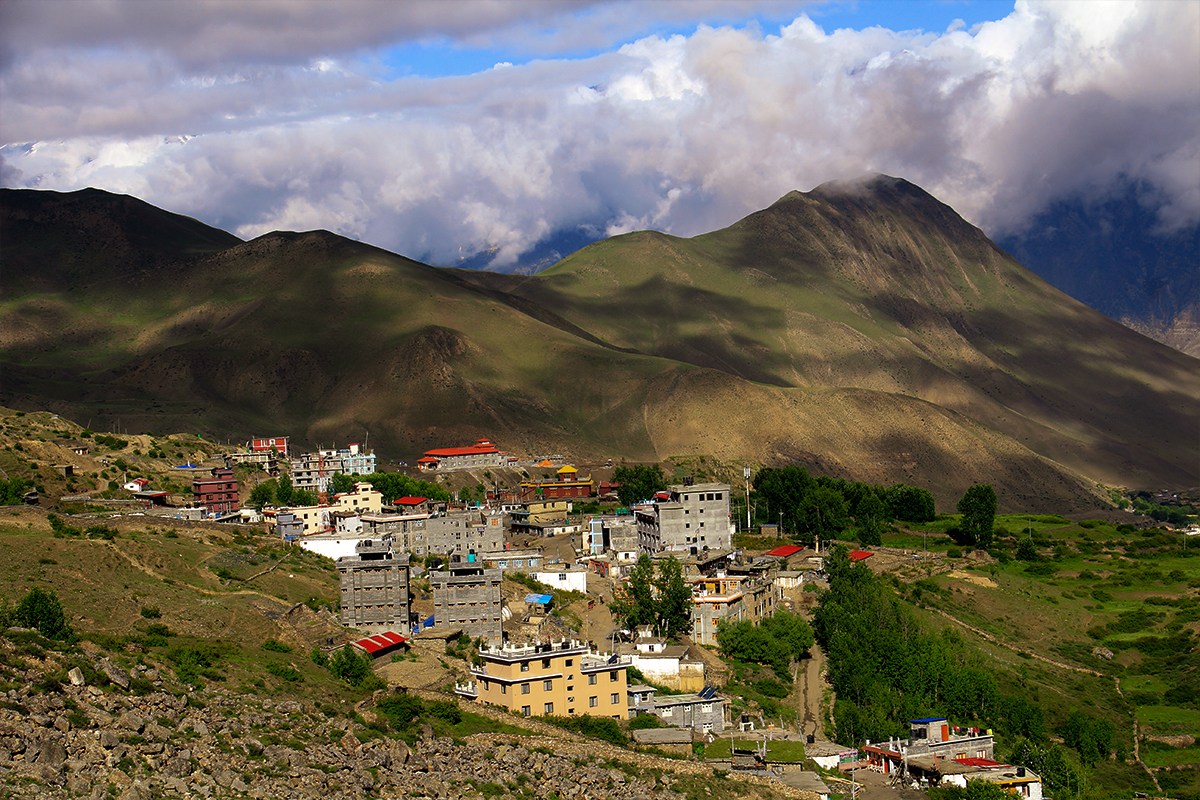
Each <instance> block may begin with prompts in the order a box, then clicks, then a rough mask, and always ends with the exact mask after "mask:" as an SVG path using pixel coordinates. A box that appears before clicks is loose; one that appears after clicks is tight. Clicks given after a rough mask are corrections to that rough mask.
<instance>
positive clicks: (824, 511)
mask: <svg viewBox="0 0 1200 800" xmlns="http://www.w3.org/2000/svg"><path fill="white" fill-rule="evenodd" d="M798 515H799V518H798V525H797V529H798V530H800V531H803V532H805V533H808V534H816V535H817V536H819V537H820V538H821V540H822V541H828V540H829V539H832V538H834V536H835V535H836V534H838V533H840V532H841V531H844V530H845V529H846V527H847V526H848V525H849V524H850V512H849V510H848V509H847V508H846V498H844V497H842V493H841V492H839V491H838V490H837V489H835V488H833V487H831V486H821V485H817V486H814V487H813V488H812V489H811V490H809V492H808V494H806V495H805V496H804V499H803V500H802V501H801V502H800V507H799V509H798Z"/></svg>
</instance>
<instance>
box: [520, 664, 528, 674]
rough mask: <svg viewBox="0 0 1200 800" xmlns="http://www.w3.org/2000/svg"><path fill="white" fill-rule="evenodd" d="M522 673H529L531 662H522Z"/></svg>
mask: <svg viewBox="0 0 1200 800" xmlns="http://www.w3.org/2000/svg"><path fill="white" fill-rule="evenodd" d="M521 672H529V662H528V661H522V662H521Z"/></svg>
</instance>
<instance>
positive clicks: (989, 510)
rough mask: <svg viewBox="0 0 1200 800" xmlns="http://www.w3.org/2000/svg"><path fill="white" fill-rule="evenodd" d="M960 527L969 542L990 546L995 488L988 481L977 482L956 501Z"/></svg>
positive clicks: (994, 514)
mask: <svg viewBox="0 0 1200 800" xmlns="http://www.w3.org/2000/svg"><path fill="white" fill-rule="evenodd" d="M958 513H960V514H962V529H963V533H965V534H966V537H967V539H968V542H969V543H970V544H976V545H978V546H979V547H990V546H991V544H992V523H994V522H995V521H996V490H995V489H993V488H992V486H991V484H989V483H977V484H975V485H974V486H972V487H971V488H969V489H967V491H966V493H964V494H963V496H962V499H961V500H959V501H958Z"/></svg>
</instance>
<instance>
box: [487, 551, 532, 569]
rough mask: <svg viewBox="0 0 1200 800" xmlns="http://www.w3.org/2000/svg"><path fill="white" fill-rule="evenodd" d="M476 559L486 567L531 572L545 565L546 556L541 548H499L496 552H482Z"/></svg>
mask: <svg viewBox="0 0 1200 800" xmlns="http://www.w3.org/2000/svg"><path fill="white" fill-rule="evenodd" d="M476 561H478V562H480V563H482V564H483V565H484V566H485V567H495V568H497V569H501V570H505V569H512V570H519V571H521V572H529V571H531V570H536V569H539V568H541V567H542V566H544V565H545V564H546V556H545V554H544V553H542V551H541V550H497V551H496V552H494V553H480V554H479V556H478V557H477V558H476Z"/></svg>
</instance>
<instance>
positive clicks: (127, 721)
mask: <svg viewBox="0 0 1200 800" xmlns="http://www.w3.org/2000/svg"><path fill="white" fill-rule="evenodd" d="M117 726H118V727H120V728H124V729H125V730H128V731H133V732H134V733H141V732H142V731H143V730H145V729H146V721H145V720H144V719H142V718H141V716H139V715H138V714H137V712H134V711H126V712H125V713H123V714H121V716H120V717H118V718H117Z"/></svg>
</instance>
